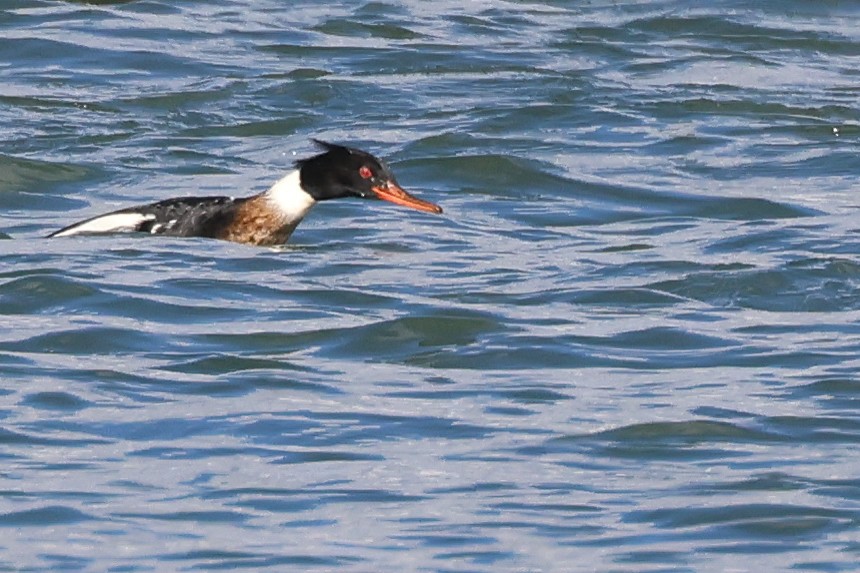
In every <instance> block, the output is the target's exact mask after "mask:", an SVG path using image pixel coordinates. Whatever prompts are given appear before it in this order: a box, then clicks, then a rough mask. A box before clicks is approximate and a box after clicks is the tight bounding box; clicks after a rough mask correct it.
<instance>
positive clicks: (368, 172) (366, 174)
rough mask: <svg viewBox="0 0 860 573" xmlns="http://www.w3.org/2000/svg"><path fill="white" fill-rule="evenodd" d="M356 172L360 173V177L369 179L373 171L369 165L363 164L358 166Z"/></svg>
mask: <svg viewBox="0 0 860 573" xmlns="http://www.w3.org/2000/svg"><path fill="white" fill-rule="evenodd" d="M358 174H359V175H361V178H362V179H370V178H371V177H373V172H372V171H371V170H370V168H369V167H366V166H364V165H362V166H361V167H359V169H358Z"/></svg>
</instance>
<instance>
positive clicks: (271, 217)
mask: <svg viewBox="0 0 860 573" xmlns="http://www.w3.org/2000/svg"><path fill="white" fill-rule="evenodd" d="M298 224H299V221H292V222H290V221H287V220H286V219H285V218H284V217H283V216H282V215H281V214H280V213H278V212H277V211H275V210H274V209H272V207H271V205H270V204H269V202H268V200H267V199H266V198H265V197H264V196H262V195H259V196H257V197H252V198H251V199H249V200H247V201H245V202H244V203H243V204H242V205H240V206H239V208H238V209H237V210H236V213H235V215H234V217H233V220H232V221H230V224H229V225H227V226H226V227H224V229H223V230H222V231H221V232H220V233H219V234H218V238H219V239H224V240H227V241H234V242H236V243H247V244H250V245H260V246H273V245H283V244H284V243H286V242H287V239H289V238H290V235H292V234H293V231H294V230H295V229H296V226H298Z"/></svg>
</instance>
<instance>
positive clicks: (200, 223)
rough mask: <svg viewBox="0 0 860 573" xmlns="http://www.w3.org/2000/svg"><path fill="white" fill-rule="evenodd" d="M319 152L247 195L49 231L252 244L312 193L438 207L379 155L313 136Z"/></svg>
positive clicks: (156, 207)
mask: <svg viewBox="0 0 860 573" xmlns="http://www.w3.org/2000/svg"><path fill="white" fill-rule="evenodd" d="M314 141H315V142H316V143H317V144H318V145H319V146H320V147H322V149H323V152H322V153H320V154H318V155H315V156H313V157H309V158H307V159H302V160H299V161H297V162H296V169H295V170H294V171H292V172H290V173H288V174H287V175H286V176H284V177H283V178H281V179H280V180H279V181H278V182H276V183H275V184H274V185H272V187H270V188H269V189H268V190H267V191H264V192H263V193H260V194H258V195H252V196H250V197H239V198H233V197H181V198H175V199H165V200H163V201H158V202H156V203H150V204H147V205H140V206H136V207H129V208H126V209H121V210H119V211H113V212H111V213H107V214H104V215H99V216H97V217H92V218H90V219H86V220H84V221H80V222H78V223H75V224H74V225H69V226H68V227H65V228H63V229H60V230H59V231H56V232H54V233H51V234H50V235H48V236H49V237H69V236H73V235H94V234H106V233H123V232H126V233H129V232H138V233H150V234H153V235H167V236H173V237H210V238H213V239H224V240H227V241H234V242H237V243H247V244H251V245H266V246H273V245H282V244H284V243H286V242H287V240H288V239H289V238H290V235H291V234H292V233H293V231H294V230H295V228H296V226H298V224H299V223H300V222H301V221H302V219H303V218H304V217H305V215H306V214H307V213H308V211H310V209H311V208H312V207H313V206H314V205H315V204H316V203H317V202H318V201H328V200H330V199H341V198H345V197H358V198H362V199H382V200H384V201H389V202H391V203H396V204H398V205H403V206H406V207H411V208H413V209H418V210H419V211H426V212H429V213H441V212H442V209H441V207H439V206H438V205H434V204H433V203H429V202H427V201H424V200H421V199H418V198H417V197H413V196H412V195H410V194H409V193H407V192H406V191H404V190H403V189H402V188H401V187H400V185H398V183H397V180H396V179H395V178H394V175H393V174H392V173H391V171H390V170H389V169H388V166H386V165H385V163H383V162H382V161H380V160H379V159H377V158H376V157H374V156H373V155H371V154H370V153H367V152H365V151H361V150H360V149H355V148H351V147H345V146H342V145H335V144H332V143H325V142H322V141H317V140H314Z"/></svg>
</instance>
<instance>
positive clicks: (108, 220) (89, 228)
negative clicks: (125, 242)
mask: <svg viewBox="0 0 860 573" xmlns="http://www.w3.org/2000/svg"><path fill="white" fill-rule="evenodd" d="M153 219H155V215H153V214H148V215H144V214H142V213H113V214H110V215H102V216H101V217H96V218H95V219H90V220H88V221H84V222H83V223H80V224H78V225H75V226H73V227H69V228H68V229H64V230H63V231H61V232H59V233H57V234H56V235H52V236H53V237H71V236H73V235H83V234H94V233H119V232H121V231H135V230H137V228H138V227H140V225H141V223H143V222H145V221H151V220H153Z"/></svg>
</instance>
